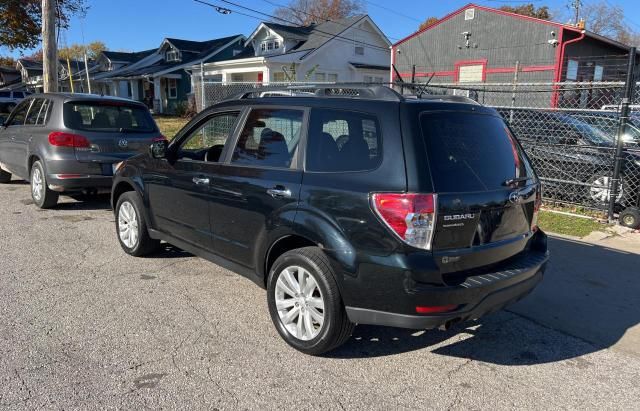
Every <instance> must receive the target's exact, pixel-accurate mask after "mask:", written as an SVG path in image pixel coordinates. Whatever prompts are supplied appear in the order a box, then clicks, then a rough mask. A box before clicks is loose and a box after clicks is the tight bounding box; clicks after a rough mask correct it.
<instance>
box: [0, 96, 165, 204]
mask: <svg viewBox="0 0 640 411" xmlns="http://www.w3.org/2000/svg"><path fill="white" fill-rule="evenodd" d="M0 123H1V126H0V183H8V182H9V181H10V180H11V175H12V174H14V175H16V176H17V177H19V178H22V179H25V180H27V181H29V182H30V183H31V195H32V198H33V201H34V203H35V204H36V205H37V206H38V207H40V208H49V207H53V206H54V205H56V204H57V202H58V195H59V194H60V193H61V192H77V191H85V190H90V191H97V190H99V189H106V190H108V189H109V188H111V181H112V178H113V171H114V169H115V166H116V164H117V163H119V162H121V161H123V160H125V159H127V158H129V157H131V156H132V155H135V154H138V153H142V152H146V151H147V150H148V148H149V146H150V145H151V143H153V142H154V141H157V140H164V136H162V135H161V134H160V131H159V130H158V126H157V125H156V123H155V121H154V120H153V118H152V117H151V114H150V113H149V110H148V109H147V107H146V106H145V105H144V104H142V103H140V102H136V101H133V100H127V99H121V98H116V97H102V96H96V95H90V94H65V93H51V94H34V95H32V96H30V97H28V98H26V99H24V100H23V101H22V102H20V104H18V106H16V108H15V109H14V110H13V111H12V112H11V114H10V115H9V117H8V118H7V119H6V120H4V121H2V122H0Z"/></svg>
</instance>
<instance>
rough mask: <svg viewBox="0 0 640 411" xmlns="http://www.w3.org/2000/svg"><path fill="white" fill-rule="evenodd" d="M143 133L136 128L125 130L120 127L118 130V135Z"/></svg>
mask: <svg viewBox="0 0 640 411" xmlns="http://www.w3.org/2000/svg"><path fill="white" fill-rule="evenodd" d="M140 132H141V131H140V130H138V129H135V128H124V127H120V128H119V129H118V133H140Z"/></svg>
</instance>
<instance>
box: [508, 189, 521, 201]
mask: <svg viewBox="0 0 640 411" xmlns="http://www.w3.org/2000/svg"><path fill="white" fill-rule="evenodd" d="M509 201H510V202H511V203H513V204H520V203H521V202H522V196H520V193H518V192H517V191H514V192H512V193H511V194H509Z"/></svg>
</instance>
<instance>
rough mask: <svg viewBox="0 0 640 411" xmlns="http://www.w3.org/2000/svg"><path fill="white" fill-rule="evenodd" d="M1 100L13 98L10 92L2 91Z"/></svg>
mask: <svg viewBox="0 0 640 411" xmlns="http://www.w3.org/2000/svg"><path fill="white" fill-rule="evenodd" d="M0 98H11V92H10V91H0Z"/></svg>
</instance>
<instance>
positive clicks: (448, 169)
mask: <svg viewBox="0 0 640 411" xmlns="http://www.w3.org/2000/svg"><path fill="white" fill-rule="evenodd" d="M420 121H421V127H422V133H423V136H424V139H425V143H426V147H427V154H428V156H429V164H430V166H431V173H432V176H433V183H434V186H435V189H436V191H437V192H442V193H447V192H466V191H486V190H496V189H500V188H504V187H505V184H504V183H505V181H506V180H509V179H513V178H518V177H525V176H533V171H532V169H531V167H530V165H529V163H528V161H527V159H526V157H525V156H524V154H523V153H522V150H521V148H520V146H519V145H518V144H517V143H516V141H515V139H514V138H513V136H511V133H510V131H509V129H508V128H507V126H506V125H505V123H504V122H503V121H502V119H501V118H499V117H494V116H490V115H483V114H474V113H460V112H446V113H423V114H422V115H421V116H420Z"/></svg>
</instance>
